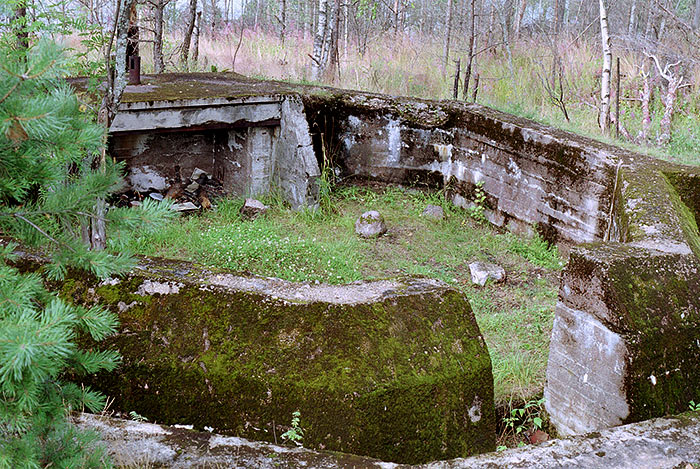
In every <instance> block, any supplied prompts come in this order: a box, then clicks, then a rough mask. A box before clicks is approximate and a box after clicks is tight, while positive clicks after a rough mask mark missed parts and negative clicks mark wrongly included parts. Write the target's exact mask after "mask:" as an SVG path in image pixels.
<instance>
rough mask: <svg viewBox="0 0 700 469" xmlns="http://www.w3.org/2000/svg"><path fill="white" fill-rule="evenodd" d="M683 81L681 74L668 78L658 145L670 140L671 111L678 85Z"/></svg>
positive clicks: (673, 106)
mask: <svg viewBox="0 0 700 469" xmlns="http://www.w3.org/2000/svg"><path fill="white" fill-rule="evenodd" d="M682 82H683V77H682V76H676V77H671V79H670V80H668V89H667V90H666V98H665V99H664V106H665V109H664V116H663V117H662V118H661V123H660V127H661V129H660V130H661V134H660V135H659V138H658V143H659V145H666V144H667V143H668V142H670V141H671V120H672V119H673V111H674V108H675V105H676V98H677V96H678V87H679V86H680V85H681V83H682Z"/></svg>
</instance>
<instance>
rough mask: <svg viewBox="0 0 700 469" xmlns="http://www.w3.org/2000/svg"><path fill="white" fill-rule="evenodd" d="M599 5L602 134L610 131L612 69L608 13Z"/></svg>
mask: <svg viewBox="0 0 700 469" xmlns="http://www.w3.org/2000/svg"><path fill="white" fill-rule="evenodd" d="M599 4H600V38H601V40H602V43H603V73H602V75H601V84H600V116H599V119H598V123H599V125H600V128H601V130H602V131H603V133H604V134H607V133H608V130H609V129H610V75H611V69H612V53H611V52H610V34H609V33H608V11H607V8H606V7H605V0H599Z"/></svg>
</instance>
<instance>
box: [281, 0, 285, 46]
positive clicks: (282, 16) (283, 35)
mask: <svg viewBox="0 0 700 469" xmlns="http://www.w3.org/2000/svg"><path fill="white" fill-rule="evenodd" d="M280 22H281V23H282V24H281V28H280V41H281V42H282V44H284V39H285V35H286V34H287V0H282V12H281V14H280Z"/></svg>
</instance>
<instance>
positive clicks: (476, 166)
mask: <svg viewBox="0 0 700 469" xmlns="http://www.w3.org/2000/svg"><path fill="white" fill-rule="evenodd" d="M158 80H160V84H159V85H158V86H156V90H155V91H154V90H153V89H151V88H147V89H145V91H144V90H142V91H140V93H143V94H142V95H140V96H139V95H138V93H132V94H128V93H127V95H125V96H126V102H127V103H129V104H128V105H129V106H132V105H136V104H134V103H141V104H140V105H142V106H145V104H143V103H146V102H148V101H149V100H151V101H153V102H154V103H156V102H157V103H165V102H166V101H167V102H170V103H179V102H181V101H182V94H181V93H182V87H183V86H184V85H187V86H185V88H186V89H187V90H188V91H187V92H188V93H190V94H191V96H190V97H189V100H190V101H192V102H193V103H198V105H202V104H203V103H202V102H200V101H201V100H203V99H205V97H206V96H204V97H203V96H202V92H201V89H200V88H201V86H200V85H201V84H203V83H205V84H206V88H205V90H207V93H214V94H215V96H214V97H210V99H215V100H224V101H225V100H228V101H229V102H235V103H237V105H242V103H243V102H244V101H245V99H248V98H245V99H243V98H242V97H241V96H242V95H244V94H245V95H246V96H249V95H250V94H252V95H257V96H258V97H260V96H262V95H265V96H268V97H269V96H273V95H274V96H276V97H277V99H278V100H279V102H280V103H282V104H281V105H280V107H279V109H280V111H279V112H280V118H279V119H280V125H279V127H278V130H277V131H276V132H278V135H279V136H280V137H279V138H277V140H274V139H273V143H272V145H273V147H274V148H273V154H275V156H274V157H273V158H272V161H273V163H272V164H270V165H267V166H266V165H265V164H262V167H263V168H271V167H274V168H276V169H272V174H273V175H274V174H278V176H277V179H275V178H274V177H273V178H271V179H270V178H267V179H266V178H261V179H260V181H262V182H260V183H259V185H258V186H259V187H267V184H268V182H266V181H269V180H272V181H273V182H272V183H270V184H274V181H275V180H278V181H280V182H283V183H284V184H289V185H290V188H288V189H285V190H286V192H285V193H286V194H287V197H288V198H289V199H291V200H293V205H295V206H302V205H303V204H304V203H307V204H308V203H309V201H313V200H314V197H315V195H316V194H317V190H318V186H317V184H316V178H317V177H318V174H319V172H318V165H314V164H313V163H314V157H313V155H312V153H311V148H312V147H313V148H314V149H315V157H316V159H319V158H321V155H322V152H321V145H322V144H324V145H325V146H326V149H327V150H331V151H330V152H328V153H327V154H326V156H327V157H330V158H331V159H334V162H335V163H336V164H339V165H340V166H342V169H343V170H344V173H345V175H347V176H360V177H369V178H375V179H379V180H383V181H387V182H398V183H413V182H420V183H425V184H433V185H438V186H443V187H445V189H447V190H448V192H449V193H450V194H451V195H452V197H453V199H454V200H455V202H456V203H458V204H461V205H465V204H468V203H470V201H471V200H472V199H473V198H474V193H475V187H476V184H477V183H483V190H484V192H485V193H486V195H487V201H486V204H487V208H488V209H489V211H488V214H489V218H490V220H491V221H492V222H493V223H494V224H496V225H499V226H506V227H508V228H510V229H512V230H515V231H521V232H526V233H527V232H528V231H529V230H531V229H532V226H533V225H535V224H536V225H537V229H538V231H540V233H541V234H542V235H543V236H544V237H545V238H546V239H548V240H550V241H553V242H562V243H564V244H568V245H571V244H580V243H586V244H582V245H580V246H579V247H577V248H575V249H573V250H572V252H571V257H570V262H569V265H568V266H567V268H566V269H565V271H564V273H563V275H562V280H561V286H560V294H559V301H558V305H557V311H556V318H555V322H554V328H553V332H552V347H551V350H550V359H549V365H548V373H547V374H548V383H547V387H546V390H545V393H546V396H547V403H546V405H547V409H548V411H549V412H550V414H551V417H552V421H553V422H554V423H555V425H556V426H557V427H558V428H559V430H560V431H561V432H562V433H564V434H568V433H580V432H585V431H590V430H595V429H601V428H605V427H608V426H611V425H617V424H620V423H624V422H630V421H635V420H639V419H644V418H649V417H652V416H658V415H663V414H665V413H667V412H677V411H680V410H683V409H685V407H686V406H687V403H688V401H690V400H691V399H694V400H696V401H700V390H698V386H697V383H698V382H700V381H699V380H700V375H699V374H698V371H697V370H700V358H699V356H698V353H697V352H698V348H700V342H698V337H700V285H699V281H698V278H699V277H700V274H699V268H700V263H699V261H698V258H699V256H700V235H699V234H698V228H697V222H698V217H700V189H699V181H700V171H698V170H694V169H690V168H684V167H682V166H678V165H672V164H666V163H660V162H656V161H654V160H652V159H650V158H647V157H645V156H643V155H639V154H634V153H631V152H628V151H625V150H622V149H620V148H615V147H612V146H609V145H605V144H602V143H599V142H595V141H592V140H590V139H586V138H583V137H579V136H575V135H572V134H569V133H566V132H561V131H557V130H554V129H552V128H549V127H546V126H542V125H539V124H536V123H534V122H532V121H528V120H525V119H519V118H516V117H513V116H508V115H506V114H503V113H499V112H496V111H493V110H490V109H487V108H484V107H481V106H478V105H467V104H463V103H456V102H430V101H421V100H412V99H404V98H395V97H388V96H381V95H372V94H366V93H357V92H346V91H340V90H333V89H329V88H319V87H303V86H297V85H288V84H281V83H274V82H260V81H255V80H250V79H245V78H244V77H240V76H238V75H232V76H226V75H222V76H211V75H206V76H204V75H203V76H202V77H201V78H196V77H195V78H193V77H192V76H191V75H188V76H183V77H180V78H178V77H161V78H157V79H155V82H158ZM163 80H166V81H163ZM167 80H171V81H173V83H174V85H173V86H171V84H170V83H169V82H167ZM178 80H182V82H179V81H178ZM148 86H155V85H148ZM163 90H165V91H163ZM209 90H211V92H210V91H209ZM251 90H253V91H251ZM256 90H257V91H256ZM162 93H165V95H163V94H162ZM300 99H301V100H302V101H303V110H302V108H301V106H300V105H299V100H300ZM217 103H218V101H217ZM222 103H223V101H222ZM159 106H164V107H167V106H168V104H167V103H165V104H159ZM170 106H171V107H173V106H172V104H170ZM285 106H287V108H285ZM175 107H177V106H175ZM285 109H288V111H285ZM154 112H162V110H156V111H154ZM285 113H288V115H290V116H293V118H291V119H289V120H288V121H287V124H285V119H284V115H285ZM194 115H195V117H196V118H197V119H200V120H202V119H203V118H201V117H198V116H200V114H197V113H195V114H194ZM302 115H304V116H305V118H306V119H302V118H301V117H300V116H302ZM163 120H164V121H166V122H168V119H166V118H165V117H164V118H163ZM222 122H225V123H227V124H226V125H231V122H233V121H232V120H229V121H222ZM236 122H238V121H236ZM243 122H247V121H245V120H243ZM309 132H310V133H311V135H312V137H313V142H312V144H309V140H310V139H309V138H308V137H307V135H308V133H309ZM275 141H276V142H277V143H274V142H275ZM280 142H282V143H280ZM263 163H264V161H263ZM264 170H267V169H264ZM256 174H257V173H256ZM250 177H251V175H250V174H248V175H246V178H248V179H250ZM285 177H289V178H290V179H289V181H287V180H285V179H284V178H285Z"/></svg>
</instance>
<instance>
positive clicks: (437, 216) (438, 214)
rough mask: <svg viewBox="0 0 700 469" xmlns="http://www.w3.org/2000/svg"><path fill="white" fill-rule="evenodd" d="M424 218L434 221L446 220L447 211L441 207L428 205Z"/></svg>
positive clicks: (424, 211)
mask: <svg viewBox="0 0 700 469" xmlns="http://www.w3.org/2000/svg"><path fill="white" fill-rule="evenodd" d="M423 216H424V217H427V218H432V219H433V220H442V219H443V218H445V211H444V210H443V208H442V207H440V206H439V205H427V206H426V207H425V210H423Z"/></svg>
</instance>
